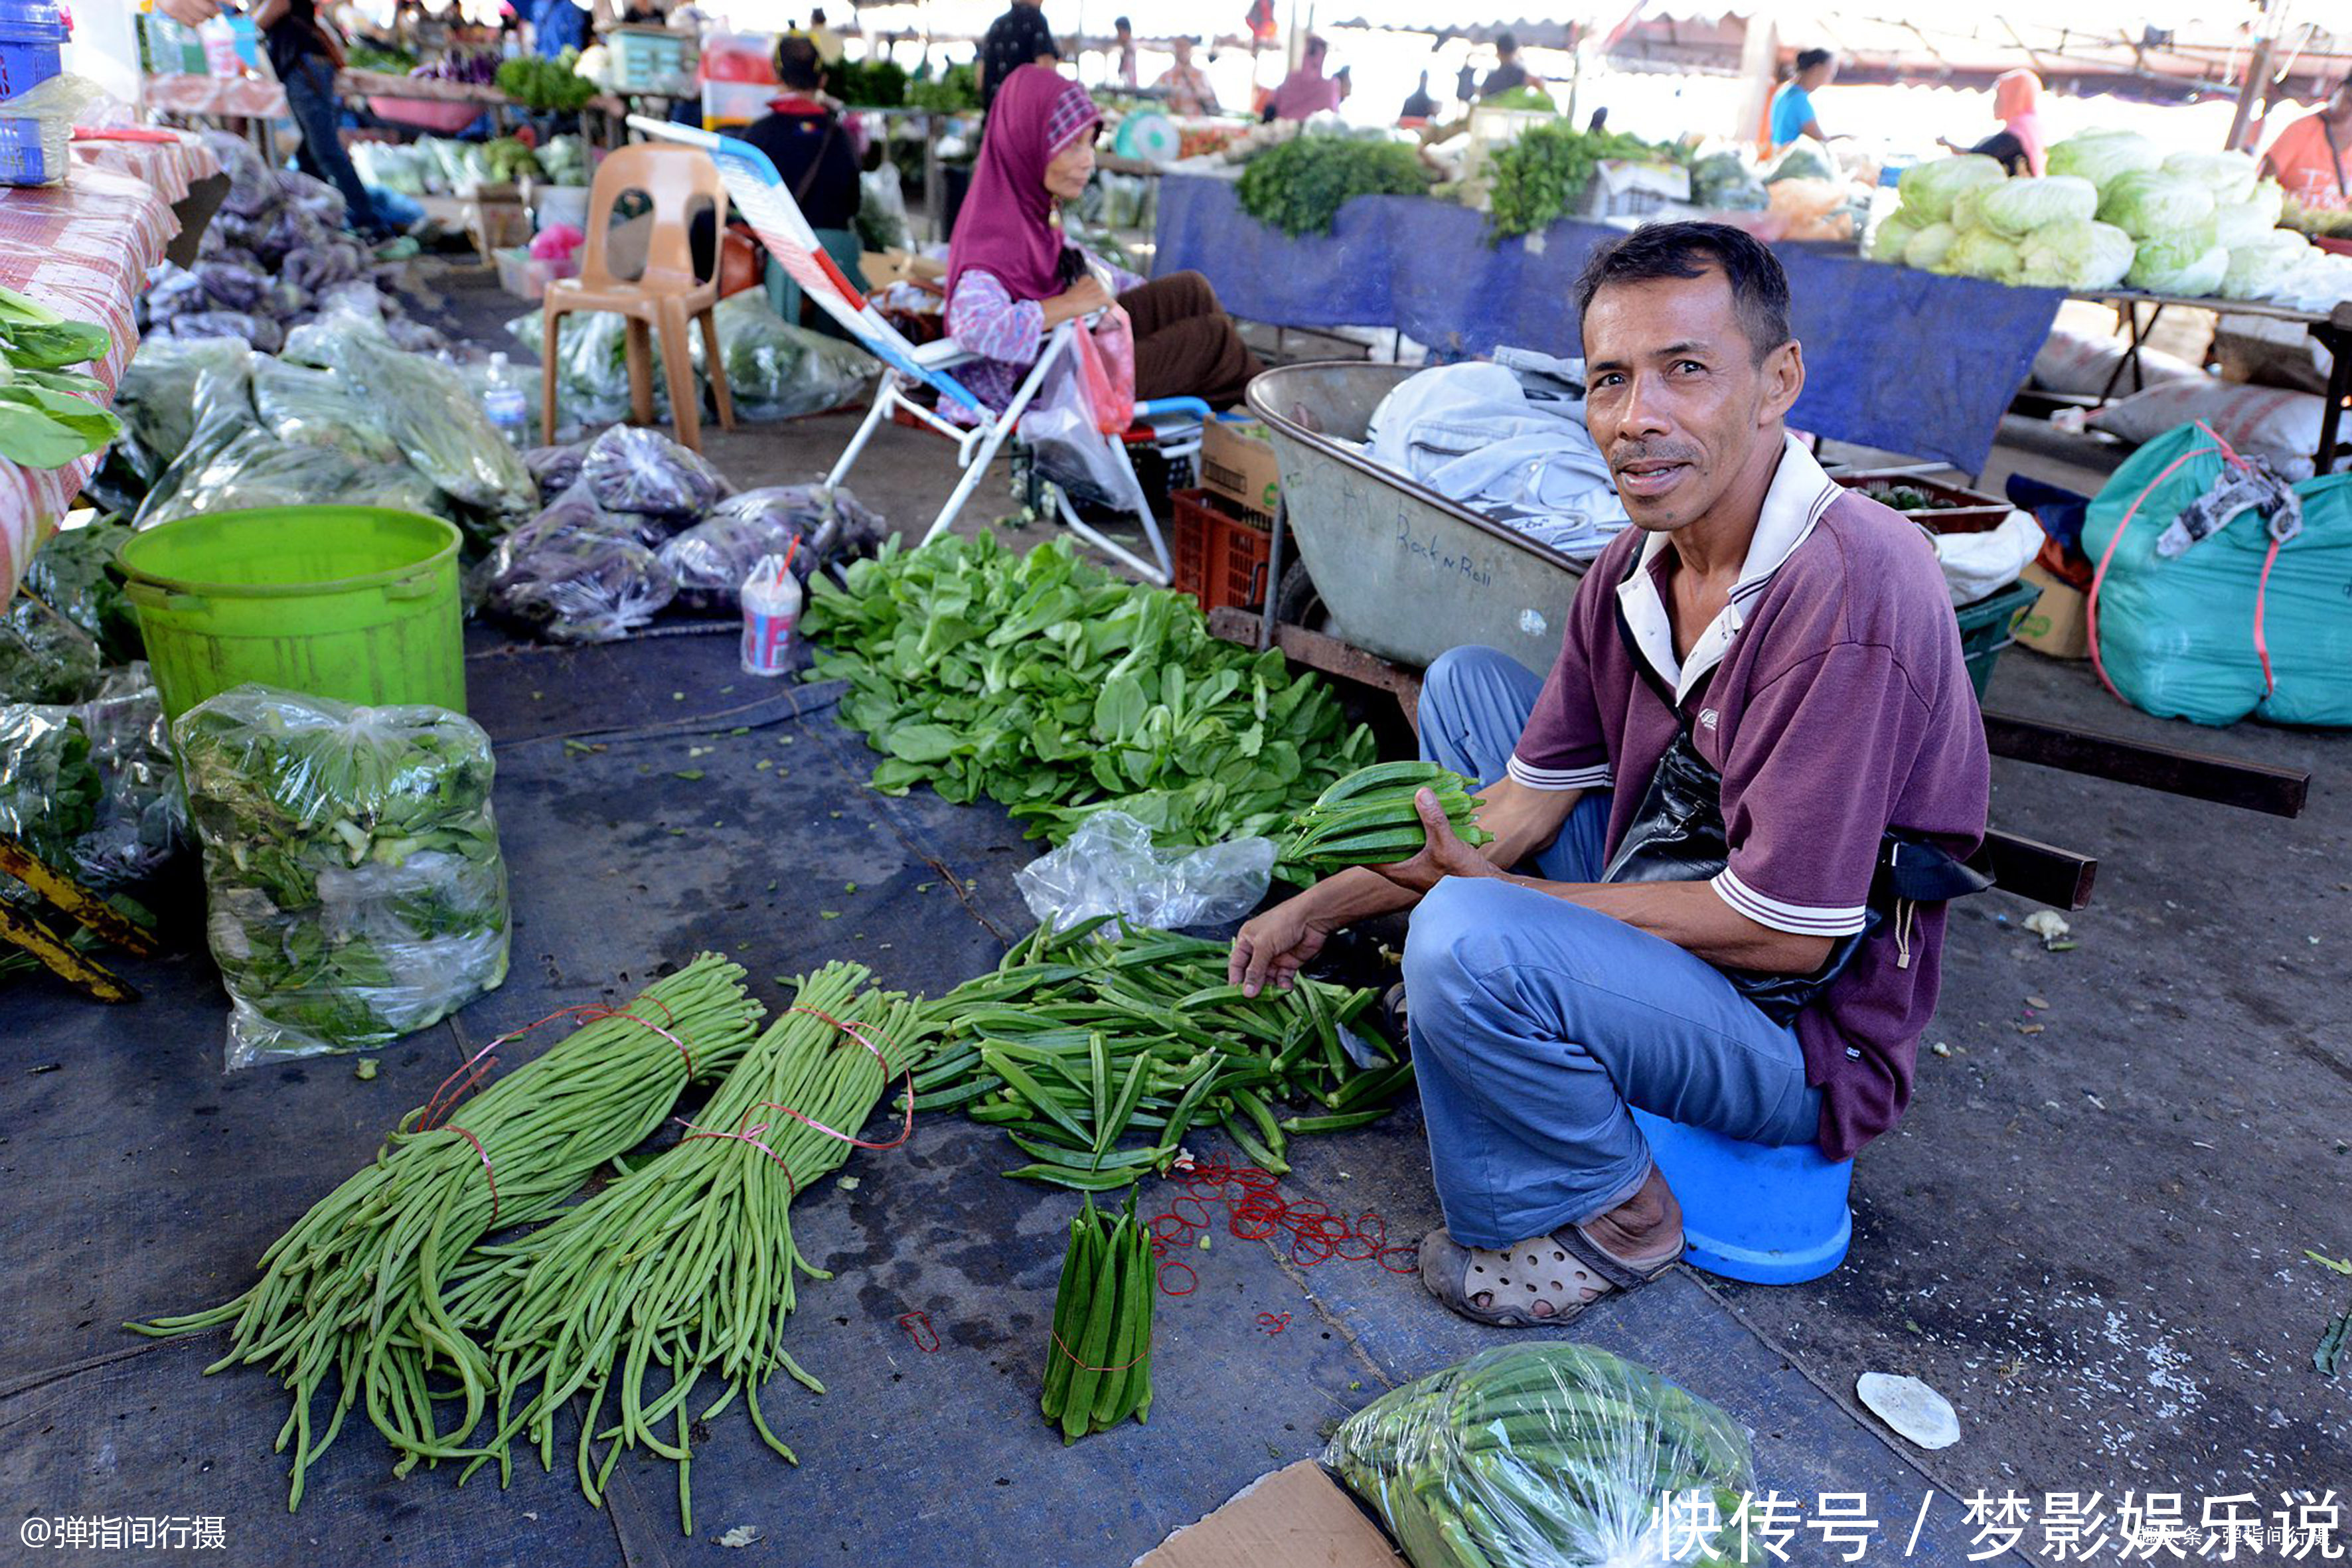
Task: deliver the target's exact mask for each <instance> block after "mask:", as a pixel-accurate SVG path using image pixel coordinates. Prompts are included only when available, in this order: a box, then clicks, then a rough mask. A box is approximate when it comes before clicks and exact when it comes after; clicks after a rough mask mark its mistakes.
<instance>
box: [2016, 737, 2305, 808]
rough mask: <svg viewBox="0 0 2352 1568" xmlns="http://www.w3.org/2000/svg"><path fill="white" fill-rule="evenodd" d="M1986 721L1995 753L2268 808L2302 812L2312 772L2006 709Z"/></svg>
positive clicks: (2174, 792) (2147, 786) (2167, 791)
mask: <svg viewBox="0 0 2352 1568" xmlns="http://www.w3.org/2000/svg"><path fill="white" fill-rule="evenodd" d="M1984 727H1985V744H1986V746H1987V747H1988V748H1989V749H1990V751H1991V752H1992V754H1993V755H1994V756H1996V757H2007V758H2009V759H2010V760H2011V761H2012V762H2020V763H2033V764H2035V765H2036V766H2038V767H2045V768H2060V769H2063V770H2064V771H2065V772H2067V773H2083V774H2085V775H2087V776H2089V777H2091V778H2101V779H2111V780H2113V781H2114V782H2116V783H2117V784H2137V785H2138V786H2139V787H2140V788H2142V789H2154V790H2162V791H2163V792H2164V793H2165V794H2167V795H2185V796H2187V797H2188V798H2189V799H2190V800H2209V801H2212V802H2214V803H2216V804H2217V805H2234V806H2238V807H2240V808H2242V809H2243V810H2246V811H2261V812H2267V813H2269V814H2270V815H2271V816H2302V815H2303V807H2304V803H2305V797H2306V796H2307V795H2309V794H2310V790H2311V775H2310V774H2309V773H2303V772H2300V771H2298V770H2296V769H2294V768H2276V767H2271V766H2269V765H2267V764H2265V763H2241V762H2234V761H2232V760H2231V759H2230V758H2228V757H2217V756H2214V755H2212V754H2211V753H2210V752H2185V751H2180V750H2178V749H2176V748H2173V747H2170V746H2152V745H2148V744H2147V743H2146V742H2139V741H2126V740H2125V739H2123V738H2122V737H2120V736H2116V735H2102V734H2099V733H2096V732H2095V731H2086V730H2077V729H2071V728H2069V729H2061V728H2059V727H2057V726H2056V725H2052V724H2043V723H2040V722H2038V721H2034V720H2032V719H2021V718H2019V717H2018V716H2016V715H2015V714H2012V713H1996V712H1987V713H1986V714H1985V716H1984Z"/></svg>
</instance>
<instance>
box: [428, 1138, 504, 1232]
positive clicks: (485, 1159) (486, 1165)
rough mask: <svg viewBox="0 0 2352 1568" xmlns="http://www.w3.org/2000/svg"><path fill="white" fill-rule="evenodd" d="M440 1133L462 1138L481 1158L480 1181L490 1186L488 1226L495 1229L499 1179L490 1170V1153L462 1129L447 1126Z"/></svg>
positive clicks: (480, 1142)
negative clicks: (450, 1133)
mask: <svg viewBox="0 0 2352 1568" xmlns="http://www.w3.org/2000/svg"><path fill="white" fill-rule="evenodd" d="M441 1131H444V1132H455V1133H456V1134H457V1136H458V1137H460V1138H463V1139H464V1140H465V1141H466V1142H468V1143H471V1144H472V1145H473V1146H474V1152H475V1153H477V1154H479V1155H480V1156H481V1157H482V1180H484V1181H486V1182H488V1183H489V1184H490V1224H491V1226H493V1227H496V1226H497V1225H498V1223H499V1177H498V1173H497V1172H495V1171H493V1170H491V1169H490V1152H489V1151H488V1149H485V1148H483V1147H482V1141H481V1140H480V1139H478V1138H477V1137H475V1136H474V1135H473V1134H472V1133H470V1132H468V1131H466V1130H465V1129H464V1128H462V1127H457V1126H449V1127H445V1128H443V1129H442V1130H441Z"/></svg>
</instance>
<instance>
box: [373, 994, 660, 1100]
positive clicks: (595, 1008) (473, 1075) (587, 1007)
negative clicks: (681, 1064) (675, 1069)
mask: <svg viewBox="0 0 2352 1568" xmlns="http://www.w3.org/2000/svg"><path fill="white" fill-rule="evenodd" d="M644 1000H646V1001H649V1002H651V1003H653V1004H654V1005H656V1006H657V1007H659V1008H660V1009H661V1010H662V1015H663V1016H664V1017H665V1018H666V1019H667V1021H668V1022H669V1023H670V1024H671V1025H673V1026H675V1025H676V1024H677V1015H676V1014H675V1013H672V1012H671V1011H670V1007H669V1004H668V1003H667V1002H665V1001H663V1000H662V999H661V998H660V997H658V996H652V995H648V996H646V997H645V998H644ZM572 1017H576V1018H578V1019H579V1020H580V1021H581V1022H582V1023H583V1024H593V1023H596V1022H598V1021H600V1020H602V1019H605V1018H626V1019H627V1020H628V1021H629V1022H630V1023H632V1024H636V1025H640V1026H643V1027H645V1028H648V1029H651V1030H653V1032H654V1033H655V1034H656V1035H659V1036H660V1037H662V1038H663V1039H665V1040H667V1041H668V1042H669V1043H670V1044H671V1045H673V1046H676V1047H677V1054H678V1055H680V1056H682V1057H684V1058H686V1076H687V1077H688V1079H692V1078H693V1077H694V1053H693V1052H692V1051H690V1050H688V1048H687V1045H686V1042H685V1041H684V1040H681V1039H679V1038H678V1037H677V1036H676V1035H674V1034H672V1033H671V1032H670V1031H669V1030H668V1029H666V1028H663V1027H661V1026H659V1025H656V1024H648V1023H646V1021H645V1020H644V1019H643V1018H640V1017H638V1016H636V1015H635V1013H632V1012H629V1011H628V1010H627V1009H625V1008H621V1007H612V1006H607V1005H605V1004H604V1003H602V1002H579V1003H574V1004H573V1005H571V1006H569V1007H558V1008H557V1009H556V1010H555V1011H554V1012H552V1013H550V1014H549V1015H548V1016H546V1017H544V1018H540V1019H537V1020H535V1021H533V1022H531V1023H529V1024H525V1025H524V1026H522V1027H521V1028H520V1029H509V1030H508V1031H507V1032H506V1033H505V1034H503V1035H500V1036H499V1037H498V1038H497V1039H495V1040H492V1041H491V1042H490V1043H489V1044H488V1045H487V1046H484V1047H482V1048H481V1049H480V1050H478V1051H476V1052H475V1053H474V1054H473V1055H472V1056H470V1057H468V1058H466V1059H465V1060H464V1061H462V1062H460V1063H458V1064H457V1068H456V1069H455V1070H453V1071H452V1072H451V1073H450V1074H449V1076H448V1077H447V1078H445V1079H442V1080H441V1082H440V1084H439V1086H438V1087H437V1088H436V1089H434V1090H433V1094H432V1098H430V1099H429V1100H426V1101H425V1104H424V1107H423V1108H422V1109H421V1110H419V1111H418V1112H417V1124H416V1125H417V1131H421V1132H430V1131H433V1129H434V1128H435V1126H436V1125H437V1124H438V1123H439V1122H440V1121H441V1120H442V1119H443V1118H445V1117H446V1116H447V1115H448V1114H449V1113H450V1112H451V1111H453V1110H457V1102H458V1101H459V1100H463V1099H465V1098H466V1096H467V1095H468V1094H470V1093H472V1092H473V1091H474V1089H476V1088H478V1087H479V1085H480V1084H481V1082H482V1080H483V1079H486V1078H488V1076H489V1073H490V1069H491V1068H495V1067H497V1066H498V1065H499V1064H498V1058H496V1057H494V1056H492V1055H491V1054H490V1053H491V1052H493V1051H495V1050H497V1049H498V1048H499V1047H500V1046H503V1045H506V1044H508V1043H509V1042H510V1041H513V1040H519V1039H520V1038H522V1037H524V1036H525V1035H528V1034H530V1032H531V1031H532V1030H533V1029H537V1028H541V1027H543V1026H546V1025H549V1024H552V1023H553V1022H555V1020H557V1019H558V1018H572ZM461 1080H462V1081H461Z"/></svg>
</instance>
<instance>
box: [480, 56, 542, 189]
mask: <svg viewBox="0 0 2352 1568" xmlns="http://www.w3.org/2000/svg"><path fill="white" fill-rule="evenodd" d="M520 63H521V62H520V61H509V64H520ZM482 158H483V161H484V162H485V163H488V164H489V166H490V179H491V181H492V182H493V183H495V184H513V183H514V182H515V181H517V180H520V179H521V178H523V177H524V176H525V175H529V176H530V178H532V179H534V180H536V179H539V178H541V175H542V174H543V171H542V170H541V168H540V166H539V154H538V153H535V152H533V151H532V150H531V145H530V142H525V141H524V140H523V139H522V138H521V137H520V136H500V137H498V138H495V139H494V140H492V141H489V142H484V143H483V144H482Z"/></svg>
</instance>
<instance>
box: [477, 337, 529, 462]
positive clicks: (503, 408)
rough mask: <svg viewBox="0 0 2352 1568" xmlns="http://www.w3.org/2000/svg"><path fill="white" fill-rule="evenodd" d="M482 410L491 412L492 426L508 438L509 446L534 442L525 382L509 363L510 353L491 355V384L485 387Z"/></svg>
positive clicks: (485, 412) (522, 445)
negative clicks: (523, 389) (523, 384)
mask: <svg viewBox="0 0 2352 1568" xmlns="http://www.w3.org/2000/svg"><path fill="white" fill-rule="evenodd" d="M482 412H483V413H484V414H486V415H488V416H489V421H490V428H491V429H493V430H496V431H497V432H498V433H499V435H500V436H502V437H505V438H506V443H507V445H508V446H509V447H525V446H529V445H530V400H529V399H528V398H526V397H524V396H523V392H522V383H521V382H520V381H519V380H518V379H517V378H516V376H515V373H514V371H513V370H512V369H511V368H509V365H508V363H507V356H506V355H504V354H502V353H495V354H492V355H491V356H490V376H489V384H488V386H486V387H485V388H483V391H482Z"/></svg>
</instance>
